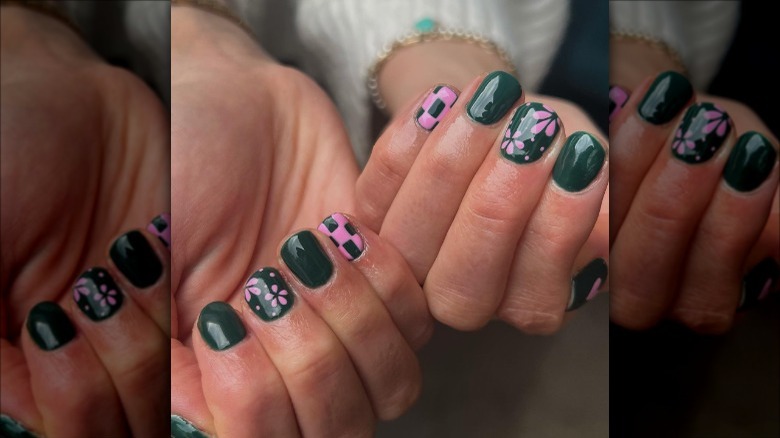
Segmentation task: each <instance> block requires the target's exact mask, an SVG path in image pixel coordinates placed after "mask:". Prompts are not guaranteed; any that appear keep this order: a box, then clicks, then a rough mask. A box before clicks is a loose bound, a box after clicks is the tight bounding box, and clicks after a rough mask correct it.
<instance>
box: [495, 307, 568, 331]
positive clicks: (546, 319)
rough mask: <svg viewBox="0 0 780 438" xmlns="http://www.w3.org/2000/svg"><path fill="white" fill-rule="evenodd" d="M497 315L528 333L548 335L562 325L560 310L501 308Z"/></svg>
mask: <svg viewBox="0 0 780 438" xmlns="http://www.w3.org/2000/svg"><path fill="white" fill-rule="evenodd" d="M499 316H500V318H501V319H503V320H504V321H506V322H508V323H509V324H511V325H512V326H514V327H515V328H517V329H519V330H521V331H522V332H524V333H527V334H530V335H550V334H553V333H555V332H557V331H558V330H560V328H561V326H562V325H563V313H562V312H545V311H540V310H514V311H512V310H502V311H501V312H500V313H499Z"/></svg>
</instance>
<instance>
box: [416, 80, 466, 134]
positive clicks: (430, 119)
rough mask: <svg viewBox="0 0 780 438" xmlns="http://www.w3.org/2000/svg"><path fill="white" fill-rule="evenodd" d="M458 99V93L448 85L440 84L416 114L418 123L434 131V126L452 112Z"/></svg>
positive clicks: (427, 129)
mask: <svg viewBox="0 0 780 438" xmlns="http://www.w3.org/2000/svg"><path fill="white" fill-rule="evenodd" d="M456 100H458V93H456V92H455V91H454V90H453V89H452V88H450V87H447V86H446V85H438V86H437V87H436V88H434V89H433V91H432V92H431V94H429V95H428V97H426V98H425V101H424V102H423V104H422V106H421V107H420V109H418V110H417V115H416V116H415V117H416V118H417V123H418V124H419V125H420V126H421V127H422V128H423V129H425V130H426V131H433V128H435V127H436V126H437V125H438V124H439V122H441V120H442V119H443V118H444V116H445V115H446V114H447V113H448V112H450V108H452V105H454V104H455V101H456Z"/></svg>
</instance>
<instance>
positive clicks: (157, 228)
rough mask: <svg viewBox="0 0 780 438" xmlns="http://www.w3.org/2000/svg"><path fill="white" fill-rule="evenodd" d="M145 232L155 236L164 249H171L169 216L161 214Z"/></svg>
mask: <svg viewBox="0 0 780 438" xmlns="http://www.w3.org/2000/svg"><path fill="white" fill-rule="evenodd" d="M146 230H147V231H149V232H150V233H152V234H154V235H155V236H157V238H158V239H160V242H162V243H163V245H165V247H166V248H170V247H171V215H169V214H168V213H163V214H161V215H159V216H157V217H155V218H154V219H152V221H151V222H150V223H149V226H147V227H146Z"/></svg>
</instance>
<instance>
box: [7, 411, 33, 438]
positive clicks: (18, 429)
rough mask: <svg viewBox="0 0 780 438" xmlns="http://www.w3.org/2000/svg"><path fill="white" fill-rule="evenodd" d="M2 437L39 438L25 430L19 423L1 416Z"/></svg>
mask: <svg viewBox="0 0 780 438" xmlns="http://www.w3.org/2000/svg"><path fill="white" fill-rule="evenodd" d="M0 436H1V437H4V438H5V437H8V438H37V437H38V435H35V434H34V433H32V432H30V431H29V430H27V429H25V428H24V426H22V425H21V424H20V423H19V422H18V421H16V420H14V419H13V418H11V417H9V416H8V415H5V414H0Z"/></svg>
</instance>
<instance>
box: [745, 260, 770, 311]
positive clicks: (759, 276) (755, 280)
mask: <svg viewBox="0 0 780 438" xmlns="http://www.w3.org/2000/svg"><path fill="white" fill-rule="evenodd" d="M778 280H780V265H778V264H777V262H776V261H775V260H774V259H773V258H771V257H768V258H765V259H764V260H761V262H759V263H758V264H757V265H756V266H754V267H753V269H751V270H750V271H749V272H748V273H747V274H745V277H744V278H743V279H742V296H741V297H740V299H739V308H738V310H744V309H748V308H751V307H753V306H755V305H756V304H758V302H759V301H761V300H763V299H764V298H766V297H767V296H768V295H769V292H771V291H772V289H774V287H775V286H776V285H777V281H778Z"/></svg>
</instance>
